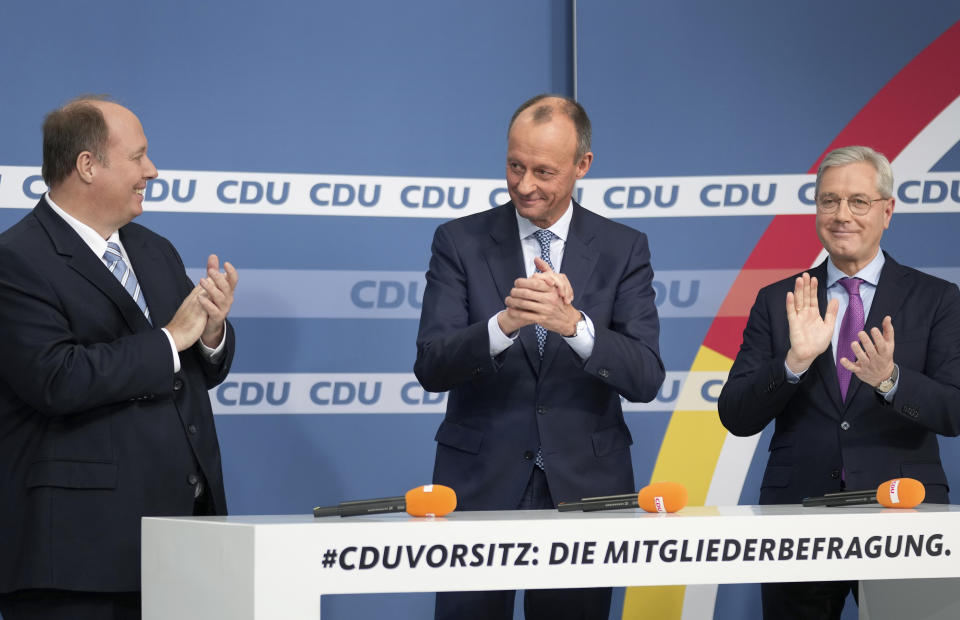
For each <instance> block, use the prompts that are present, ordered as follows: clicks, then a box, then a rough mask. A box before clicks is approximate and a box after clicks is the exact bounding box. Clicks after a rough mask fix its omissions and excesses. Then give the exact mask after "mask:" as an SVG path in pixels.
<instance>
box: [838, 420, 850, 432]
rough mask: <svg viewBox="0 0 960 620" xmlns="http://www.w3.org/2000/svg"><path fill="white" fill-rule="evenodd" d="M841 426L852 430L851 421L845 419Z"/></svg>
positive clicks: (846, 429)
mask: <svg viewBox="0 0 960 620" xmlns="http://www.w3.org/2000/svg"><path fill="white" fill-rule="evenodd" d="M840 428H842V429H843V430H845V431H848V430H850V423H849V422H847V421H846V420H844V421H843V422H841V423H840Z"/></svg>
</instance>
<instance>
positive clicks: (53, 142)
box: [41, 95, 109, 187]
mask: <svg viewBox="0 0 960 620" xmlns="http://www.w3.org/2000/svg"><path fill="white" fill-rule="evenodd" d="M108 100H109V98H108V97H107V96H106V95H82V96H80V97H77V98H76V99H73V100H71V101H69V102H67V103H66V104H65V105H64V106H63V107H61V108H57V109H56V110H54V111H53V112H50V113H49V114H47V116H46V118H44V119H43V168H42V170H41V173H42V174H43V180H44V182H46V184H47V187H54V186H56V185H58V184H59V183H61V182H63V181H64V180H65V179H66V178H67V177H69V176H70V173H71V172H72V171H73V168H74V166H75V165H76V163H77V157H79V156H80V153H82V152H84V151H90V153H92V154H93V156H94V157H96V158H97V159H98V160H100V162H101V163H104V164H105V163H107V137H108V131H107V121H106V120H105V119H104V118H103V113H102V112H101V111H100V109H99V108H98V107H97V106H95V105H93V104H92V103H91V102H93V101H108Z"/></svg>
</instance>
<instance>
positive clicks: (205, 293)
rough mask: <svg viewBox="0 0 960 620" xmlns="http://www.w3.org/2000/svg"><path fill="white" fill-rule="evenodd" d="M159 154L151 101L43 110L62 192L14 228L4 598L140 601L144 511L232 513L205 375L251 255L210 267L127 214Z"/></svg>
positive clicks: (2, 268)
mask: <svg viewBox="0 0 960 620" xmlns="http://www.w3.org/2000/svg"><path fill="white" fill-rule="evenodd" d="M156 176H157V169H156V168H155V167H154V165H153V162H151V161H150V158H149V157H148V156H147V139H146V137H145V135H144V132H143V128H142V127H141V125H140V121H139V120H138V119H137V117H136V116H135V115H134V114H133V113H132V112H131V111H130V110H128V109H126V108H124V107H123V106H120V105H118V104H116V103H112V102H110V101H107V100H105V99H101V98H83V99H77V100H74V101H72V102H70V103H68V104H67V105H65V106H64V107H62V108H60V109H57V110H54V111H53V112H51V113H50V114H49V115H48V116H47V117H46V120H45V122H44V126H43V177H44V180H45V181H46V183H47V185H48V186H49V188H50V191H49V192H48V193H46V194H45V195H44V196H43V197H42V198H41V199H40V202H39V203H38V204H37V206H36V207H35V208H34V209H33V210H32V211H31V212H30V213H29V214H27V215H26V216H25V217H24V218H23V219H22V220H20V221H19V222H18V223H16V224H15V225H14V226H12V227H11V228H10V229H8V230H7V231H5V232H4V233H3V234H0V350H2V351H3V355H2V356H0V471H3V472H4V475H3V476H2V477H0V549H3V553H0V613H2V614H3V618H4V620H19V619H35V618H49V619H53V618H70V619H71V620H84V619H107V618H109V619H120V618H139V617H140V595H139V590H140V518H141V517H142V516H157V515H193V514H202V515H212V514H226V509H227V508H226V500H225V495H224V489H223V474H222V472H221V466H220V449H219V445H218V442H217V436H216V429H215V428H214V421H213V413H212V410H211V407H210V401H209V398H208V396H207V390H208V389H210V388H213V387H214V386H216V385H217V384H218V383H220V382H221V381H222V380H223V379H224V378H225V377H226V375H227V372H228V371H229V370H230V364H231V361H232V359H233V348H234V335H233V329H232V327H231V326H230V324H229V323H228V322H227V320H226V316H227V313H228V312H229V310H230V306H231V304H232V303H233V293H234V289H235V287H236V284H237V272H236V270H235V269H234V268H233V266H232V265H230V263H225V264H224V271H221V270H220V263H219V260H218V259H217V257H216V256H215V255H211V256H210V257H209V258H208V260H207V273H206V277H204V278H203V279H202V280H201V281H200V282H199V284H197V285H194V284H193V283H191V281H190V280H189V279H188V278H187V276H186V273H185V271H184V266H183V262H182V261H181V259H180V256H179V255H178V254H177V252H176V250H175V249H174V248H173V246H172V245H171V244H170V242H169V241H167V240H166V239H164V238H163V237H160V236H158V235H156V234H154V233H152V232H150V231H149V230H147V229H146V228H144V227H142V226H139V225H137V224H133V223H131V221H132V220H133V219H134V218H136V217H137V216H138V215H140V213H142V212H143V199H144V190H145V188H146V186H147V181H148V180H150V179H152V178H154V177H156Z"/></svg>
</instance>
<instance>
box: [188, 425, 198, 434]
mask: <svg viewBox="0 0 960 620" xmlns="http://www.w3.org/2000/svg"><path fill="white" fill-rule="evenodd" d="M187 432H188V433H190V434H191V435H196V434H197V425H196V424H191V425H190V426H188V427H187Z"/></svg>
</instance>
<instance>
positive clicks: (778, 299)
mask: <svg viewBox="0 0 960 620" xmlns="http://www.w3.org/2000/svg"><path fill="white" fill-rule="evenodd" d="M885 257H886V262H885V263H884V266H883V270H882V271H881V273H880V280H879V282H878V283H877V290H876V293H875V295H874V298H873V304H872V305H871V307H870V315H869V316H868V317H867V319H866V329H867V330H868V331H869V329H870V328H871V327H878V328H879V327H881V322H882V320H883V317H884V316H886V315H890V317H891V318H892V319H893V328H894V355H893V357H894V361H895V362H896V363H897V364H898V365H899V367H900V379H899V382H898V387H897V393H896V395H895V397H894V399H893V402H892V403H887V402H886V400H884V399H883V397H881V396H880V395H878V394H877V393H876V391H875V390H874V389H873V387H872V386H869V385H864V384H863V383H862V382H861V381H860V380H859V379H858V378H857V377H856V375H854V376H853V378H852V379H851V381H850V387H849V389H848V393H847V399H846V401H843V402H842V401H841V400H840V386H839V383H838V381H837V367H836V363H835V362H834V354H833V349H832V347H831V348H828V349H827V350H826V351H825V352H824V353H822V354H821V355H820V356H819V357H817V359H816V360H815V361H814V363H813V365H812V366H811V367H810V369H809V370H807V372H806V373H805V374H804V375H803V376H802V377H801V380H800V381H799V383H796V384H791V383H789V382H788V381H787V380H786V371H785V370H784V366H783V363H784V359H785V358H786V353H787V350H788V349H789V348H790V337H789V333H788V329H787V317H786V295H787V292H788V291H792V290H793V287H794V280H795V279H796V277H795V276H794V277H790V278H787V279H785V280H781V281H780V282H777V283H775V284H772V285H770V286H767V287H765V288H764V289H762V290H761V291H760V293H759V294H758V295H757V300H756V303H755V304H754V305H753V309H752V310H751V311H750V318H749V320H748V321H747V327H746V329H745V330H744V332H743V344H742V345H741V347H740V352H739V353H738V354H737V359H736V361H735V362H734V363H733V367H732V368H731V369H730V377H729V379H728V380H727V383H726V385H724V387H723V391H722V392H721V393H720V402H719V411H720V420H721V421H722V422H723V425H724V426H725V427H726V428H727V429H728V430H729V431H730V432H732V433H733V434H735V435H741V436H746V435H752V434H754V433H758V432H760V431H761V430H763V428H764V427H765V426H766V425H767V424H768V423H769V422H770V421H771V420H776V426H775V430H774V433H773V437H772V438H771V440H770V455H769V460H768V462H767V468H766V472H765V473H764V477H763V482H762V486H761V489H760V503H761V504H782V503H796V502H799V501H800V500H801V499H802V498H803V497H807V496H817V495H823V494H824V493H829V492H833V491H839V490H840V477H841V470H843V471H844V473H845V477H846V487H847V488H848V489H852V490H863V489H872V488H875V487H876V486H877V485H879V484H880V483H881V482H883V481H884V480H889V479H891V478H898V477H902V476H906V477H910V478H916V479H918V480H920V481H921V482H923V484H924V485H925V486H926V501H927V502H933V503H947V502H948V498H947V493H948V491H949V487H948V484H947V479H946V475H945V474H944V471H943V466H942V465H941V463H940V451H939V446H938V443H937V434H941V435H949V436H955V435H957V434H958V433H960V291H958V289H957V285H956V284H952V283H950V282H946V281H944V280H941V279H939V278H935V277H933V276H930V275H928V274H925V273H923V272H920V271H917V270H915V269H911V268H909V267H904V266H903V265H900V264H898V263H897V262H896V261H894V260H893V259H892V258H890V256H888V255H886V254H885ZM810 275H811V276H814V277H816V278H817V281H818V282H820V283H821V284H822V285H821V286H819V287H818V289H817V294H818V297H819V302H820V312H821V314H822V313H825V312H826V306H827V297H826V295H827V293H826V286H825V283H826V280H827V266H826V261H824V262H823V263H821V264H820V265H818V266H817V267H816V268H815V269H813V270H811V271H810ZM840 318H841V317H838V318H837V320H838V321H839V320H840Z"/></svg>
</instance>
